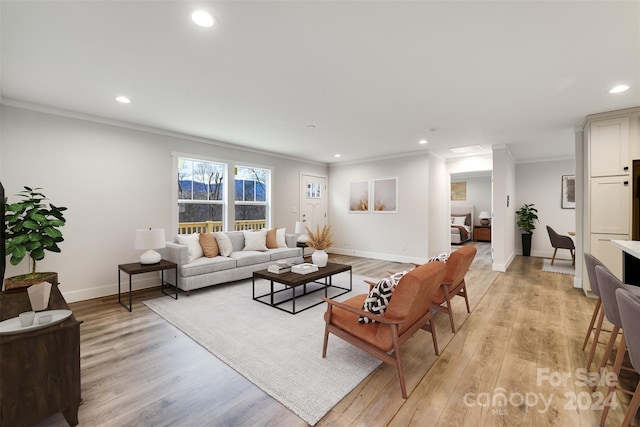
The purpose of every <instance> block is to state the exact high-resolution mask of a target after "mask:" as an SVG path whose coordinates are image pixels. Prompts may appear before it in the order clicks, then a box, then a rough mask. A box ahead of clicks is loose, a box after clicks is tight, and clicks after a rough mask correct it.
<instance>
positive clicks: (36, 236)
mask: <svg viewBox="0 0 640 427" xmlns="http://www.w3.org/2000/svg"><path fill="white" fill-rule="evenodd" d="M40 190H42V189H41V188H31V187H24V190H23V191H21V192H20V193H18V194H17V196H19V197H21V198H22V200H20V201H18V202H16V203H11V204H8V203H7V199H6V198H5V200H4V201H3V203H4V205H5V216H4V227H5V242H4V245H5V253H6V254H7V255H10V256H11V257H10V259H9V262H10V263H11V265H18V264H19V263H20V262H21V261H22V260H23V259H24V258H25V257H26V256H27V255H28V256H29V262H30V266H31V272H30V273H28V274H23V275H20V276H15V277H10V278H7V279H6V280H5V289H11V288H17V287H24V286H30V285H33V284H36V283H40V282H44V281H47V282H49V281H53V283H52V284H54V285H55V284H57V283H58V275H57V273H37V272H36V262H37V261H40V260H42V259H44V257H45V253H46V252H45V251H51V252H60V247H59V246H58V243H60V242H62V241H63V240H64V239H63V238H62V232H61V231H60V230H59V228H60V227H62V226H63V225H64V224H65V222H66V220H65V218H64V216H63V212H64V211H65V210H67V208H65V207H62V206H55V205H54V204H52V203H50V202H48V199H47V198H46V197H45V195H44V194H42V193H41V192H40Z"/></svg>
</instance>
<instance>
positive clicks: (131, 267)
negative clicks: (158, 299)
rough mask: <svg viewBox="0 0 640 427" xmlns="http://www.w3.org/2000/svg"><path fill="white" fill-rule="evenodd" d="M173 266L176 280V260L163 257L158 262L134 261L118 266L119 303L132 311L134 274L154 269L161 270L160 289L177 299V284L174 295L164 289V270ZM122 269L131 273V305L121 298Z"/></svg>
mask: <svg viewBox="0 0 640 427" xmlns="http://www.w3.org/2000/svg"><path fill="white" fill-rule="evenodd" d="M172 268H173V269H174V270H175V271H176V280H178V265H177V264H176V263H175V262H171V261H167V260H164V259H162V260H160V262H157V263H155V264H140V263H139V262H132V263H130V264H120V265H119V266H118V303H120V305H121V306H123V307H124V308H126V309H127V310H129V311H131V276H133V275H134V274H141V273H150V272H152V271H159V272H160V290H161V291H162V293H163V294H165V295H169V296H170V297H171V298H173V299H176V300H177V299H178V286H177V284H176V286H174V287H173V288H174V290H175V294H174V295H171V294H168V293H166V292H165V291H164V270H171V269H172ZM121 271H122V272H124V273H127V274H128V275H129V307H127V306H126V305H124V304H123V303H122V301H121V299H120V272H121ZM167 286H171V285H170V284H169V283H167Z"/></svg>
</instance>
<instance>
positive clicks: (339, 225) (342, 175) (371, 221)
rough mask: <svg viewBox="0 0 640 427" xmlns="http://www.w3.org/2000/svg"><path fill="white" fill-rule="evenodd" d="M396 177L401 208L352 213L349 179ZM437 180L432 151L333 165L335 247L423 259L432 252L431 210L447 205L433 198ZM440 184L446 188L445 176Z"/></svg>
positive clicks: (369, 254) (331, 214)
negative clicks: (432, 177)
mask: <svg viewBox="0 0 640 427" xmlns="http://www.w3.org/2000/svg"><path fill="white" fill-rule="evenodd" d="M393 177H396V178H398V213H386V214H383V213H349V211H348V207H349V206H348V201H349V183H350V182H352V181H361V180H371V179H378V178H393ZM443 178H444V177H443ZM432 184H433V183H429V155H428V154H424V155H412V156H409V157H402V158H393V159H388V160H379V161H371V162H363V163H356V164H341V165H332V166H331V167H330V178H329V195H330V196H329V197H330V201H329V222H330V224H331V226H332V232H333V236H334V247H333V248H332V249H331V251H332V252H335V253H341V254H348V255H355V256H365V257H370V258H375V259H387V260H392V261H399V262H411V261H414V262H424V260H425V258H427V257H428V256H430V255H433V254H432V253H430V252H429V250H430V244H429V239H430V236H429V230H428V221H429V219H428V217H429V211H430V210H431V209H435V210H436V211H437V210H438V209H448V207H443V208H440V207H439V206H438V204H437V202H435V201H434V202H432V201H431V198H430V197H431V194H430V193H429V188H430V186H431V185H432ZM441 185H442V186H443V187H445V191H446V184H445V181H444V180H443V182H442V184H441ZM445 200H446V199H445ZM434 215H437V214H435V213H434ZM447 215H448V214H447ZM445 227H448V226H445Z"/></svg>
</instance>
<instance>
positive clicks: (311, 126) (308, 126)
mask: <svg viewBox="0 0 640 427" xmlns="http://www.w3.org/2000/svg"><path fill="white" fill-rule="evenodd" d="M307 128H309V129H315V128H316V125H314V124H311V125H307Z"/></svg>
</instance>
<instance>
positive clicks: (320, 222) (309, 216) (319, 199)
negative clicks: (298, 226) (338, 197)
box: [300, 174, 327, 231]
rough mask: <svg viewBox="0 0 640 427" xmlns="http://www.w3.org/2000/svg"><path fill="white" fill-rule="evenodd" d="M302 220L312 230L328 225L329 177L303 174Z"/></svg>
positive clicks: (301, 179)
mask: <svg viewBox="0 0 640 427" xmlns="http://www.w3.org/2000/svg"><path fill="white" fill-rule="evenodd" d="M300 181H301V186H300V187H301V191H302V194H301V195H300V200H301V207H300V212H301V215H300V219H301V220H302V221H306V222H307V227H309V229H310V230H312V231H316V227H320V228H322V227H323V226H324V225H326V224H327V177H325V176H314V175H305V174H302V175H301V178H300Z"/></svg>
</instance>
